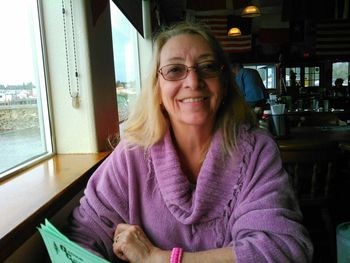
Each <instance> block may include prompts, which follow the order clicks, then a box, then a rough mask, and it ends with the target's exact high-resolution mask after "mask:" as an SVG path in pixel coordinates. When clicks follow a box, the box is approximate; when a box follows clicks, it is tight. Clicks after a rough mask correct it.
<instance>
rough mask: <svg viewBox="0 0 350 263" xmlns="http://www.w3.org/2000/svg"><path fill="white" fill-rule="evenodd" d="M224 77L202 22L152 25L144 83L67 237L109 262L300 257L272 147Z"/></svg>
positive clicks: (304, 239) (304, 242)
mask: <svg viewBox="0 0 350 263" xmlns="http://www.w3.org/2000/svg"><path fill="white" fill-rule="evenodd" d="M233 83H234V82H233V77H232V73H231V68H230V64H229V62H228V60H227V59H226V57H225V54H224V52H223V50H222V48H221V47H220V45H219V43H218V42H217V40H216V39H215V38H214V37H213V36H212V34H211V33H210V32H209V31H208V30H207V29H206V28H203V27H201V26H198V25H194V24H189V23H180V24H177V25H174V26H173V27H171V28H169V29H167V30H165V31H163V32H161V33H160V34H159V35H158V37H157V38H156V40H155V43H154V62H153V65H152V67H151V76H150V83H149V85H147V86H146V87H144V89H143V90H142V94H141V97H140V101H139V102H138V103H137V104H136V109H135V110H134V112H133V113H132V115H131V116H130V118H129V120H128V122H127V128H126V129H125V137H124V138H123V140H122V141H121V142H120V143H119V145H118V146H117V148H116V149H115V150H114V151H113V153H112V154H111V155H110V156H109V157H108V159H107V160H106V161H105V162H104V163H103V164H102V165H101V166H100V167H99V168H98V169H97V170H96V172H95V173H94V175H93V176H92V177H91V179H90V181H89V183H88V185H87V188H86V191H85V196H84V197H83V198H82V200H81V205H80V207H78V208H77V209H75V211H74V212H73V220H72V224H71V235H70V236H71V238H72V239H74V240H75V241H77V242H78V243H80V244H81V245H82V246H84V247H86V248H88V249H89V250H91V251H94V253H96V254H99V255H101V256H102V257H105V258H107V259H109V260H113V261H115V262H118V260H125V261H129V262H169V260H170V262H184V263H185V262H203V263H204V262H254V263H256V262H299V263H300V262H309V261H310V258H311V256H312V245H311V243H310V241H309V239H308V236H307V233H306V231H305V229H304V228H303V226H302V225H301V220H302V218H301V214H300V212H299V209H298V205H297V202H296V200H295V198H294V195H293V192H292V190H291V188H290V186H289V184H288V177H287V174H286V172H285V171H284V170H283V169H282V164H281V159H280V155H279V151H278V148H277V146H276V144H275V142H274V141H273V139H272V138H271V137H270V136H269V134H266V133H265V132H263V131H261V130H259V129H257V128H256V127H255V121H254V116H253V114H252V112H251V111H250V109H249V107H248V106H247V105H246V104H245V102H244V100H243V98H242V97H241V95H240V94H239V91H238V88H237V87H236V86H234V84H233ZM115 255H116V256H115ZM181 260H182V261H181Z"/></svg>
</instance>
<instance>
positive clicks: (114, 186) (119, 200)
mask: <svg viewBox="0 0 350 263" xmlns="http://www.w3.org/2000/svg"><path fill="white" fill-rule="evenodd" d="M121 152H122V150H121V147H120V146H119V145H118V147H117V148H116V149H115V150H114V151H113V152H112V153H111V155H110V156H109V157H108V158H107V159H106V160H105V161H104V162H103V163H102V164H101V165H100V166H99V167H98V168H97V170H96V171H95V172H94V174H93V175H92V177H91V178H90V180H89V182H88V184H87V187H86V189H85V191H84V196H83V197H82V198H81V200H80V206H78V207H77V208H75V209H74V210H73V212H72V215H71V217H70V225H69V228H68V231H67V235H68V236H69V237H70V238H71V239H72V240H73V241H75V242H77V243H78V244H80V245H81V246H83V247H84V248H86V249H88V250H89V251H91V252H93V253H94V254H97V255H99V256H101V257H103V258H106V259H109V260H112V261H113V262H119V261H120V260H119V261H118V258H117V257H116V256H115V255H114V254H113V250H112V244H113V235H114V231H115V228H116V226H117V224H119V223H122V222H128V209H127V207H128V198H127V196H128V193H127V191H128V187H127V180H128V179H127V173H126V171H125V170H124V169H127V168H126V165H125V163H124V162H123V158H122V153H121ZM120 262H122V261H120Z"/></svg>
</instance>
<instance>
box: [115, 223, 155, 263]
mask: <svg viewBox="0 0 350 263" xmlns="http://www.w3.org/2000/svg"><path fill="white" fill-rule="evenodd" d="M113 241H114V243H113V251H114V253H115V254H116V255H117V256H118V257H119V258H121V259H123V260H128V261H132V262H134V261H133V260H134V259H135V257H137V258H142V257H145V256H147V255H149V254H150V253H151V249H152V247H153V245H152V243H151V242H150V241H149V240H148V238H147V236H146V235H145V233H144V232H143V231H142V229H141V227H139V226H137V225H128V224H119V225H118V226H117V228H116V230H115V233H114V238H113Z"/></svg>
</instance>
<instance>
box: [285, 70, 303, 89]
mask: <svg viewBox="0 0 350 263" xmlns="http://www.w3.org/2000/svg"><path fill="white" fill-rule="evenodd" d="M300 70H301V68H300V67H292V68H291V67H286V85H287V86H288V87H290V86H291V78H290V77H291V75H292V73H295V81H296V83H298V84H300V77H301V74H300Z"/></svg>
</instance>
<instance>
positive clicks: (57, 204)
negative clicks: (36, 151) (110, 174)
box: [0, 152, 108, 262]
mask: <svg viewBox="0 0 350 263" xmlns="http://www.w3.org/2000/svg"><path fill="white" fill-rule="evenodd" d="M107 156H108V152H100V153H93V154H58V155H55V156H53V157H52V158H50V159H48V160H46V161H43V162H41V163H40V164H37V165H35V166H34V167H32V168H31V169H28V170H26V171H23V172H21V173H19V174H18V175H16V176H12V177H11V178H9V179H8V180H5V181H3V182H1V183H0V209H1V210H0V211H1V220H0V262H2V261H3V260H4V259H6V258H7V257H8V256H9V255H11V254H12V253H13V252H14V251H15V250H16V249H17V248H18V247H19V246H21V245H22V244H23V243H24V242H25V241H26V239H28V238H29V237H30V236H31V235H33V234H34V233H35V232H36V231H37V229H36V227H37V226H39V224H40V223H42V222H43V220H44V218H46V217H51V216H53V215H54V214H55V213H56V212H57V210H59V209H60V208H61V207H62V206H63V205H64V204H66V203H67V202H69V201H70V200H71V199H72V198H73V197H74V196H75V195H76V194H77V193H79V191H80V190H82V189H83V188H84V187H85V185H86V183H87V181H88V179H89V177H90V176H91V174H92V173H93V171H94V170H95V169H96V168H97V167H98V165H99V164H100V163H101V162H102V161H103V160H104V159H105V158H106V157H107Z"/></svg>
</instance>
